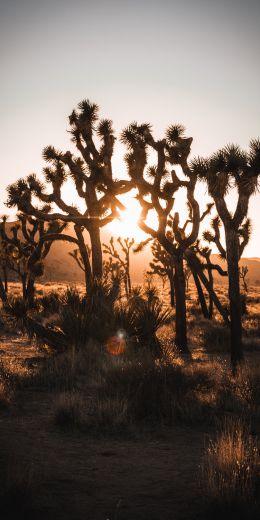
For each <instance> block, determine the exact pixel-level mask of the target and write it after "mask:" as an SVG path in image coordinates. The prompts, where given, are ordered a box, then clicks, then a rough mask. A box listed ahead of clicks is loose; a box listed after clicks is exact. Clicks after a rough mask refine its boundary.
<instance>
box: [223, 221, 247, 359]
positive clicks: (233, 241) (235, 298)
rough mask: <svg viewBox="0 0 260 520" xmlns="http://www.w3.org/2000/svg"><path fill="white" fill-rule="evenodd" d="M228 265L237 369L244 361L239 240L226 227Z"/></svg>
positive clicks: (232, 335)
mask: <svg viewBox="0 0 260 520" xmlns="http://www.w3.org/2000/svg"><path fill="white" fill-rule="evenodd" d="M225 234H226V248H227V264H228V292H229V301H230V321H231V323H230V332H231V335H230V340H231V363H232V366H233V368H234V369H235V368H236V366H237V364H238V363H240V362H241V361H242V360H243V349H242V318H241V301H240V287H239V239H238V235H237V233H236V231H235V230H233V229H232V228H230V227H228V226H225Z"/></svg>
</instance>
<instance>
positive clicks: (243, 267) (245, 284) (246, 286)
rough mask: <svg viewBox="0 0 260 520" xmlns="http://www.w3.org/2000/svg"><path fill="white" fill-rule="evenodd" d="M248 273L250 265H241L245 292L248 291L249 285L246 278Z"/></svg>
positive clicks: (240, 271)
mask: <svg viewBox="0 0 260 520" xmlns="http://www.w3.org/2000/svg"><path fill="white" fill-rule="evenodd" d="M247 275H248V267H247V265H242V267H240V269H239V276H240V279H241V280H242V282H243V287H244V291H245V293H247V292H248V285H247V279H246V277H247Z"/></svg>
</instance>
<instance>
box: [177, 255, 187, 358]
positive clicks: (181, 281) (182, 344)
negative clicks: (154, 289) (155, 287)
mask: <svg viewBox="0 0 260 520" xmlns="http://www.w3.org/2000/svg"><path fill="white" fill-rule="evenodd" d="M174 263H175V275H174V283H175V301H176V303H175V308H176V312H175V315H176V334H175V343H176V346H177V348H178V349H179V350H180V351H181V352H182V353H184V354H188V353H189V349H188V344H187V322H186V294H185V276H184V269H183V255H179V256H178V259H177V258H176V259H175V260H174Z"/></svg>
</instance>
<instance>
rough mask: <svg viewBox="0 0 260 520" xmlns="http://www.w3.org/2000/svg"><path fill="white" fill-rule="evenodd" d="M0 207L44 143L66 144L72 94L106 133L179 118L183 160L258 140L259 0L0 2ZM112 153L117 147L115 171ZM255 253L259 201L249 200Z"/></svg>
mask: <svg viewBox="0 0 260 520" xmlns="http://www.w3.org/2000/svg"><path fill="white" fill-rule="evenodd" d="M0 6H1V7H0V11H1V13H0V14H1V21H0V24H1V26H0V53H1V72H2V74H1V97H0V103H1V118H0V127H1V140H0V146H1V150H0V163H1V164H0V166H1V168H0V175H1V193H0V198H1V211H5V212H6V210H5V208H4V206H3V201H4V200H5V197H6V195H5V192H4V187H5V186H6V185H7V184H9V183H11V182H13V181H15V180H16V179H17V178H18V177H21V176H24V175H27V174H28V173H31V172H32V171H35V172H40V170H41V168H42V165H43V162H42V159H41V152H42V149H43V147H44V146H45V145H47V144H54V145H56V146H58V147H61V148H65V149H67V148H68V147H69V146H71V145H70V142H69V135H68V133H67V132H66V129H67V128H68V121H67V116H68V115H69V113H70V112H71V110H72V108H74V107H75V106H76V104H77V103H78V102H79V101H80V100H81V99H83V98H85V97H89V98H90V99H91V100H93V101H95V102H97V103H98V104H99V105H100V107H101V114H102V116H105V117H110V118H112V119H113V121H114V126H115V129H116V131H117V132H119V131H120V129H121V128H122V127H123V126H125V125H126V124H128V123H129V122H130V121H132V120H138V121H140V122H142V121H150V122H151V123H152V124H153V127H154V131H155V134H156V135H157V136H158V137H159V136H161V135H162V132H163V131H164V129H165V128H166V127H167V126H168V125H169V124H170V123H175V122H181V123H183V124H185V126H186V128H187V134H188V135H191V136H193V137H194V143H193V154H194V155H197V154H202V155H207V154H209V153H211V152H213V151H215V150H216V149H217V148H219V147H221V146H223V145H225V144H227V143H230V142H235V143H238V144H240V145H241V146H243V147H246V146H247V144H248V141H249V139H250V138H252V137H258V136H260V124H259V121H260V103H259V83H260V81H259V80H260V63H259V62H260V60H259V55H260V54H259V50H260V31H259V24H260V1H259V0H247V1H242V0H207V1H206V0H205V1H204V0H179V1H176V0H160V1H159V0H138V1H137V0H121V1H119V0H95V1H93V2H90V1H89V0H74V1H72V0H70V1H67V0H52V1H51V0H0ZM121 153H122V149H121V148H120V147H118V149H117V154H118V156H117V159H116V167H117V170H118V174H120V167H121V155H120V154H121ZM250 216H251V217H252V218H253V228H254V233H253V238H252V240H251V243H250V245H249V246H248V247H247V249H246V251H245V254H246V256H260V247H259V240H257V234H258V236H260V194H258V195H257V196H255V197H254V198H253V199H252V201H251V204H250Z"/></svg>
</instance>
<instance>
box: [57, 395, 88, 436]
mask: <svg viewBox="0 0 260 520" xmlns="http://www.w3.org/2000/svg"><path fill="white" fill-rule="evenodd" d="M83 405H84V401H83V397H82V395H80V394H79V393H78V392H75V391H71V392H63V393H61V394H59V395H58V396H57V398H56V401H55V405H54V422H55V424H56V425H57V426H58V427H60V428H62V429H68V430H75V429H77V428H79V427H80V426H81V425H82V422H83Z"/></svg>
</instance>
